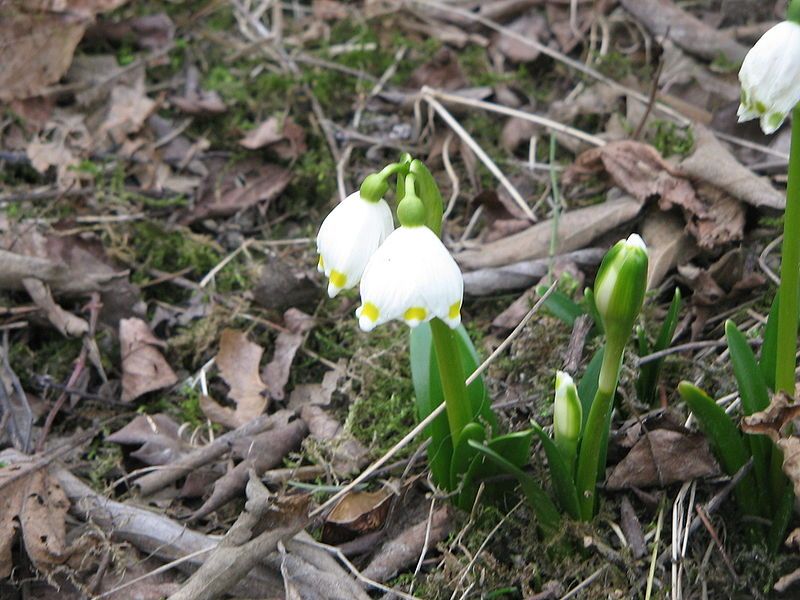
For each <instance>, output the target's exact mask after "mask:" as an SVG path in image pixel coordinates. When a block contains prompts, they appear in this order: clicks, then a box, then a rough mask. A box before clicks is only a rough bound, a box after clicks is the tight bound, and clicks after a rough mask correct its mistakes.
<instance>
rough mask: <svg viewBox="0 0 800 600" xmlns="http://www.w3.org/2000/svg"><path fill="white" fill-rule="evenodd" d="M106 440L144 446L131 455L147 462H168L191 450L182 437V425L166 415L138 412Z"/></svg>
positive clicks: (152, 463) (163, 463)
mask: <svg viewBox="0 0 800 600" xmlns="http://www.w3.org/2000/svg"><path fill="white" fill-rule="evenodd" d="M106 441H107V442H111V443H113V444H124V445H137V446H141V447H140V448H139V449H138V450H136V451H135V452H131V456H133V457H134V458H137V459H139V460H141V461H142V462H143V463H145V464H147V465H168V464H170V463H172V462H174V461H176V460H178V459H179V458H181V457H182V456H183V455H184V454H186V453H187V452H189V451H190V450H191V446H190V445H189V444H187V443H186V442H184V441H183V439H181V436H180V426H179V425H178V424H177V423H176V422H175V421H173V420H172V418H170V417H169V416H167V415H165V414H156V415H139V416H138V417H136V418H135V419H133V420H132V421H131V422H130V423H128V424H127V425H125V427H123V428H122V429H120V430H119V431H115V432H114V433H112V434H111V435H109V436H108V437H106Z"/></svg>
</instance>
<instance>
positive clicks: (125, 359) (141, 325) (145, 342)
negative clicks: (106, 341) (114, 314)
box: [119, 318, 178, 402]
mask: <svg viewBox="0 0 800 600" xmlns="http://www.w3.org/2000/svg"><path fill="white" fill-rule="evenodd" d="M119 343H120V355H121V356H120V358H121V360H122V402H130V401H131V400H134V399H136V398H138V397H139V396H141V395H142V394H146V393H147V392H152V391H153V390H159V389H161V388H164V387H169V386H171V385H175V384H176V383H177V382H178V376H177V375H175V372H174V371H173V370H172V367H170V366H169V363H167V361H166V360H165V359H164V356H163V355H162V354H161V352H160V351H159V350H158V348H163V347H165V346H166V344H165V343H164V342H162V341H161V340H159V339H158V338H156V336H154V335H153V333H152V332H151V331H150V327H148V325H147V323H145V322H144V321H142V320H141V319H138V318H131V319H122V320H120V322H119Z"/></svg>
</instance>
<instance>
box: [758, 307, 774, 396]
mask: <svg viewBox="0 0 800 600" xmlns="http://www.w3.org/2000/svg"><path fill="white" fill-rule="evenodd" d="M758 366H759V367H760V368H761V375H762V377H764V382H765V383H766V384H767V385H768V386H769V389H771V390H774V389H775V370H776V369H777V368H778V294H775V299H774V300H773V301H772V306H771V307H770V309H769V316H768V317H767V325H766V326H765V327H764V343H763V344H761V360H760V361H759V363H758Z"/></svg>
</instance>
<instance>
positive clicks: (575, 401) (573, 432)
mask: <svg viewBox="0 0 800 600" xmlns="http://www.w3.org/2000/svg"><path fill="white" fill-rule="evenodd" d="M582 419H583V407H582V406H581V401H580V398H579V397H578V388H576V387H575V382H574V381H573V380H572V377H570V376H569V374H567V373H565V372H564V371H557V372H556V397H555V404H554V406H553V431H554V433H555V438H556V441H557V442H558V443H559V445H560V444H562V443H564V442H567V443H568V445H571V444H574V443H576V442H577V441H578V438H579V437H580V434H581V421H582Z"/></svg>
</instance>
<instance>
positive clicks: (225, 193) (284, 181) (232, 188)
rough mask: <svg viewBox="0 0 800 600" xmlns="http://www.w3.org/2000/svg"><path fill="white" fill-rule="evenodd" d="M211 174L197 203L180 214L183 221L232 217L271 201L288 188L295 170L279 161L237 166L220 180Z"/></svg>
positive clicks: (185, 223) (183, 222)
mask: <svg viewBox="0 0 800 600" xmlns="http://www.w3.org/2000/svg"><path fill="white" fill-rule="evenodd" d="M209 177H210V179H211V181H210V182H209V183H211V185H208V184H207V185H206V186H205V189H202V190H200V191H199V192H198V196H199V198H200V199H199V200H198V201H197V204H196V205H195V206H194V208H193V209H192V210H187V211H185V212H184V214H183V215H182V216H181V217H180V223H181V224H182V225H189V224H191V223H194V222H196V221H200V220H202V219H206V218H209V217H228V216H230V215H233V214H236V213H237V212H239V211H240V210H244V209H246V208H250V207H251V206H255V205H257V204H259V203H264V204H268V203H269V202H271V201H272V200H274V199H275V198H277V197H278V196H279V195H280V194H281V192H283V190H284V189H286V186H287V185H289V181H291V179H292V173H291V171H289V170H288V169H284V168H283V167H280V166H278V165H273V164H264V165H260V166H258V167H256V168H250V166H249V165H248V167H245V168H243V169H241V170H238V169H237V170H233V171H231V172H230V173H226V174H224V175H223V176H222V178H221V180H220V181H219V182H216V176H213V175H210V176H209ZM242 180H244V183H242Z"/></svg>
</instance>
